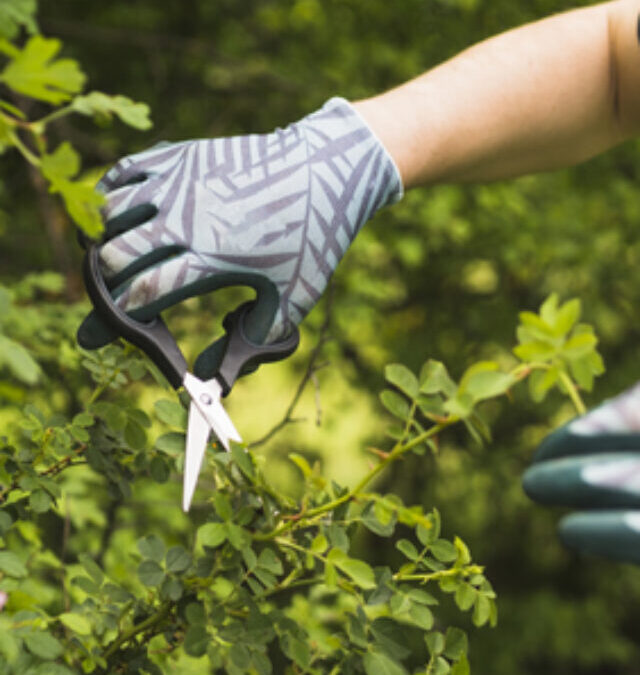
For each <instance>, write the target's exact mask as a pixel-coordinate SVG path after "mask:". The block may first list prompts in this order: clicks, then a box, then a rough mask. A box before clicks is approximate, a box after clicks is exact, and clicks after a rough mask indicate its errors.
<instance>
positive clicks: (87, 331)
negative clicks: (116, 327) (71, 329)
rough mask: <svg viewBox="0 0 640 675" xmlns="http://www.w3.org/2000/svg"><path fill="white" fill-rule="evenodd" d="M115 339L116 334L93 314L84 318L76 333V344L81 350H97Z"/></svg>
mask: <svg viewBox="0 0 640 675" xmlns="http://www.w3.org/2000/svg"><path fill="white" fill-rule="evenodd" d="M117 337H118V336H117V334H116V333H115V332H114V331H113V330H111V328H110V327H109V326H107V325H106V324H105V323H104V322H103V321H102V320H101V319H100V317H99V316H98V315H97V314H96V313H95V312H91V313H90V314H88V315H87V316H86V317H85V319H84V321H83V322H82V323H81V324H80V327H79V328H78V331H77V333H76V339H77V340H78V344H79V345H80V346H81V347H82V348H83V349H99V348H100V347H104V346H105V345H108V344H109V343H110V342H113V341H114V340H115V339H116V338H117Z"/></svg>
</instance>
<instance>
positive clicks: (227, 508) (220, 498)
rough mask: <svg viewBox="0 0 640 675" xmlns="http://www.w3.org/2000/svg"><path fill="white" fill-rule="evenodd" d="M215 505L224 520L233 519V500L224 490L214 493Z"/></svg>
mask: <svg viewBox="0 0 640 675" xmlns="http://www.w3.org/2000/svg"><path fill="white" fill-rule="evenodd" d="M213 506H214V508H215V510H216V513H217V514H218V515H219V516H220V518H222V520H231V518H232V517H233V509H232V508H231V501H230V500H229V497H228V496H227V495H225V494H223V493H222V492H216V493H215V494H214V495H213Z"/></svg>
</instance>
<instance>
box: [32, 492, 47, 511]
mask: <svg viewBox="0 0 640 675" xmlns="http://www.w3.org/2000/svg"><path fill="white" fill-rule="evenodd" d="M51 504H52V500H51V497H50V496H49V494H48V493H47V492H45V491H44V490H34V491H33V492H32V493H31V494H30V495H29V507H30V508H31V510H32V511H33V512H34V513H46V512H47V511H48V510H49V509H50V508H51Z"/></svg>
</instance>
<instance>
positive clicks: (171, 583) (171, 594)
mask: <svg viewBox="0 0 640 675" xmlns="http://www.w3.org/2000/svg"><path fill="white" fill-rule="evenodd" d="M183 590H184V587H183V585H182V582H181V581H180V579H176V578H175V577H165V579H164V581H163V582H162V586H161V587H160V594H161V596H162V597H163V598H167V599H169V600H173V601H174V602H177V601H178V600H180V598H181V597H182V591H183Z"/></svg>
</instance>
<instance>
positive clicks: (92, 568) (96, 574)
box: [78, 553, 104, 586]
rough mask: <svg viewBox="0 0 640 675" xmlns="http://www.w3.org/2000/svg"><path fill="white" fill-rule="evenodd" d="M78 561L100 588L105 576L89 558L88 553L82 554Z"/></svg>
mask: <svg viewBox="0 0 640 675" xmlns="http://www.w3.org/2000/svg"><path fill="white" fill-rule="evenodd" d="M78 560H79V561H80V564H81V565H82V567H84V569H85V572H86V573H87V574H88V575H89V576H90V577H91V578H92V579H93V581H95V583H96V584H98V586H100V585H101V584H102V582H103V581H104V574H103V572H102V570H101V569H100V567H99V566H98V564H97V563H96V562H95V560H93V558H91V557H90V556H88V555H87V554H86V553H81V554H80V555H79V556H78Z"/></svg>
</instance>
